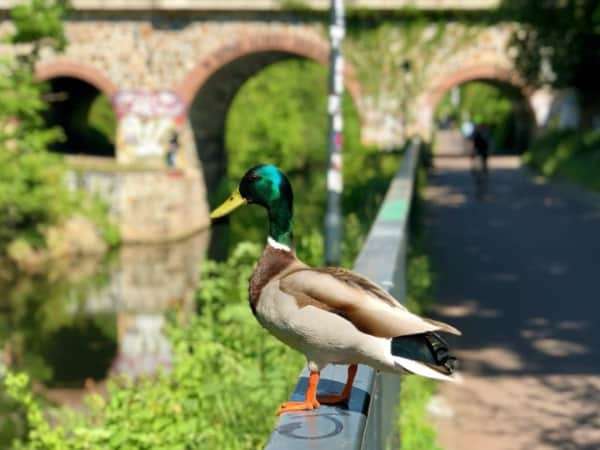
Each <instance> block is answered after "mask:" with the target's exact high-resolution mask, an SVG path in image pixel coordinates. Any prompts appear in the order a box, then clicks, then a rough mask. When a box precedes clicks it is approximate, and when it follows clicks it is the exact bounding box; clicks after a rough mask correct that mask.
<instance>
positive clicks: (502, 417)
mask: <svg viewBox="0 0 600 450" xmlns="http://www.w3.org/2000/svg"><path fill="white" fill-rule="evenodd" d="M435 165H436V169H435V170H434V172H433V174H432V176H431V177H430V185H429V187H428V189H427V214H426V224H427V225H426V226H427V229H428V238H429V241H430V250H431V253H432V259H433V263H434V268H435V270H436V271H437V288H438V292H437V294H438V296H437V299H438V302H439V306H438V307H437V309H436V311H435V316H436V317H437V318H439V319H441V320H445V321H448V322H449V323H452V324H453V325H455V326H457V327H458V328H460V329H461V330H462V331H463V333H464V336H463V337H461V338H458V339H453V343H454V345H455V346H456V348H457V353H458V356H459V357H460V359H461V360H462V372H463V375H464V383H463V384H462V385H461V386H457V385H449V384H443V385H440V394H439V396H437V397H436V398H435V399H434V401H433V402H432V404H431V405H430V410H431V411H432V415H433V416H434V418H435V423H436V425H437V427H438V429H439V436H440V441H441V444H442V447H443V448H444V449H445V450H471V449H472V450H495V449H499V450H500V449H502V450H505V449H506V450H513V449H514V450H517V449H527V450H537V449H582V450H588V449H589V450H591V449H595V450H597V449H600V412H599V411H600V201H599V200H598V199H600V196H597V197H596V196H594V195H590V194H587V193H583V192H582V191H580V190H578V189H573V188H570V187H566V186H561V185H557V184H554V183H544V182H543V181H541V180H539V179H538V178H537V177H535V176H533V175H532V174H531V173H529V172H528V171H527V170H525V169H522V168H520V167H519V164H518V159H516V158H492V160H491V173H490V180H489V181H490V183H489V187H488V192H487V194H486V195H485V198H483V199H478V198H477V196H476V195H475V188H474V183H473V179H472V177H471V174H470V171H469V161H468V159H465V158H461V159H456V158H438V159H436V161H435Z"/></svg>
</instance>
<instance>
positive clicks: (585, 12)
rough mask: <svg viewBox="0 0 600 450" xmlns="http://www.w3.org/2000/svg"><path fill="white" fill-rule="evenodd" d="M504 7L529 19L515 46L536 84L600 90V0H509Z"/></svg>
mask: <svg viewBox="0 0 600 450" xmlns="http://www.w3.org/2000/svg"><path fill="white" fill-rule="evenodd" d="M502 7H503V9H504V11H505V12H506V14H507V15H508V16H509V17H510V18H512V19H513V20H518V21H520V22H522V24H523V25H522V26H521V27H519V29H517V30H515V32H514V33H513V35H512V38H511V41H510V42H509V47H511V48H512V49H513V51H514V55H515V58H514V59H515V63H516V65H517V67H518V68H519V70H520V72H521V74H522V75H523V77H524V78H525V79H526V80H527V81H528V82H529V83H530V84H531V85H533V86H538V85H542V84H546V83H549V84H551V85H553V86H556V87H563V86H577V87H585V88H588V89H595V90H597V75H598V70H597V61H598V60H599V59H600V50H599V48H600V47H599V45H598V42H599V41H598V39H599V38H598V36H600V4H599V3H598V2H597V1H596V0H550V1H539V0H504V1H503V2H502Z"/></svg>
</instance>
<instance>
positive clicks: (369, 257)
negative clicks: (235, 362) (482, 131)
mask: <svg viewBox="0 0 600 450" xmlns="http://www.w3.org/2000/svg"><path fill="white" fill-rule="evenodd" d="M418 157H419V145H418V143H416V142H414V143H413V144H412V145H411V146H410V147H409V149H408V150H407V152H406V154H405V155H404V159H403V162H402V165H401V167H400V169H399V170H398V172H397V174H396V176H395V177H394V179H393V180H392V182H391V184H390V187H389V189H388V192H387V194H386V197H385V199H384V201H383V204H382V206H381V208H380V210H379V213H378V215H377V218H376V220H375V222H374V224H373V226H372V227H371V231H370V232H369V236H368V237H367V240H366V242H365V245H364V246H363V248H362V250H361V252H360V255H359V256H358V258H357V260H356V263H355V265H354V268H355V270H356V271H358V272H360V273H362V274H364V275H366V276H368V277H369V278H371V279H372V280H373V281H375V282H377V283H379V284H380V285H382V286H383V287H384V288H385V289H386V290H387V291H389V292H391V293H392V294H393V295H395V296H396V298H398V299H399V300H401V301H402V300H403V298H404V292H405V287H404V286H405V279H404V273H405V270H404V253H405V249H406V239H407V237H406V234H407V226H408V213H409V211H410V202H411V199H412V192H413V185H414V178H415V171H416V165H417V160H418ZM375 378H376V377H375V371H374V370H373V369H371V368H370V367H367V366H364V365H359V369H358V373H357V376H356V379H355V381H354V385H353V388H352V394H351V396H350V400H349V402H348V405H347V407H334V406H326V405H323V406H321V407H320V408H319V409H318V410H316V411H307V412H303V413H296V414H284V415H282V416H281V418H280V419H279V421H278V423H277V426H276V427H275V431H274V432H273V434H272V435H271V438H270V440H269V443H268V444H267V447H266V448H267V450H295V449H298V450H299V449H306V448H307V447H308V448H311V449H314V450H320V449H323V450H325V449H327V450H330V449H336V450H337V449H349V450H350V449H352V450H358V449H362V448H364V447H363V444H364V443H366V439H365V428H366V425H367V417H368V415H369V408H370V407H371V406H372V404H371V396H372V394H373V392H374V383H375ZM307 379H308V370H307V369H306V368H305V369H304V371H303V372H302V374H301V375H300V379H299V381H298V384H297V385H296V388H295V390H294V392H293V393H292V396H291V400H303V398H304V392H305V390H306V386H307ZM345 381H346V366H343V365H330V366H328V367H327V368H325V370H323V371H322V372H321V382H320V383H319V390H320V391H328V392H339V391H340V390H341V389H342V387H343V385H344V383H345ZM307 444H310V445H307ZM366 446H367V447H369V448H370V449H371V448H372V449H375V448H376V447H374V446H373V445H372V444H368V443H367V444H366Z"/></svg>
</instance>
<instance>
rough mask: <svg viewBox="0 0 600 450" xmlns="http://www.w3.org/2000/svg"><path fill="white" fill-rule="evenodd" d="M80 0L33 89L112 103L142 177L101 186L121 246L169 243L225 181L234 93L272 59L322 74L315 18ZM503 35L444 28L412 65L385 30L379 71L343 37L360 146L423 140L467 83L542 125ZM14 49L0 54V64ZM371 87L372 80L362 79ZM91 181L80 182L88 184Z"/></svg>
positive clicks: (494, 29) (2, 28) (505, 30)
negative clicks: (63, 40) (45, 84)
mask: <svg viewBox="0 0 600 450" xmlns="http://www.w3.org/2000/svg"><path fill="white" fill-rule="evenodd" d="M86 1H87V0H86ZM86 1H79V2H75V3H76V5H75V6H76V8H77V9H76V11H75V12H74V13H73V14H72V16H71V17H70V19H69V20H68V21H67V23H66V33H67V37H68V41H69V44H68V47H67V48H66V50H65V51H64V52H63V53H60V54H54V53H52V52H46V53H44V54H43V55H42V58H41V62H40V64H39V66H38V68H37V72H38V77H39V78H40V79H44V80H48V79H52V78H56V77H72V78H77V79H80V80H83V81H85V82H87V83H90V84H92V85H93V86H95V87H96V88H97V89H98V90H99V91H101V92H103V93H105V94H106V95H108V96H109V97H111V98H113V99H114V104H115V108H116V110H117V115H118V117H119V121H120V125H119V130H118V136H117V148H116V157H117V160H118V161H119V163H120V164H125V165H126V164H128V163H130V162H131V161H132V160H135V159H136V158H139V159H140V160H144V161H150V162H151V164H150V166H152V168H153V170H155V171H154V172H153V171H150V172H148V173H147V174H140V173H131V174H127V175H125V174H123V173H122V174H119V175H115V176H114V177H112V178H113V179H112V181H111V182H110V183H112V185H114V186H116V185H118V186H120V187H119V189H120V191H119V192H120V194H119V195H118V196H116V197H114V198H115V199H116V200H115V201H116V202H117V203H116V205H115V206H114V207H113V209H114V210H115V211H118V218H119V220H123V219H124V218H127V222H126V224H123V225H122V231H123V235H124V237H125V239H126V240H156V239H163V238H167V239H171V238H175V237H177V236H180V235H184V234H189V233H190V232H192V231H194V230H196V229H200V228H202V227H205V226H207V225H208V217H207V212H208V206H207V200H206V197H207V193H210V192H211V191H212V190H214V189H215V187H216V185H217V183H218V182H219V181H220V179H221V178H222V176H223V175H224V174H225V167H226V151H225V144H224V126H225V120H226V115H227V110H228V108H229V105H230V102H231V101H232V99H233V97H234V96H235V93H236V92H237V90H238V89H239V88H240V87H241V85H242V84H243V83H244V82H245V81H246V80H247V79H248V78H249V77H251V76H253V75H254V74H255V73H257V72H258V71H260V70H261V69H262V68H264V67H265V66H267V65H268V64H271V63H273V62H275V61H279V60H282V59H285V58H307V59H310V60H314V61H316V62H318V63H321V64H327V62H328V52H329V47H328V41H327V29H326V26H325V23H324V22H323V20H322V19H323V17H324V16H316V15H313V16H311V15H301V14H300V15H299V14H297V13H294V12H291V11H287V10H283V11H282V10H277V8H271V9H275V10H273V11H267V12H264V9H265V8H266V9H269V8H270V7H268V6H265V5H266V3H265V5H263V6H262V9H261V8H258V7H257V11H247V10H246V11H232V10H228V9H227V7H223V8H222V10H220V11H218V10H215V8H216V7H215V2H195V3H194V2H193V3H189V2H188V3H186V2H183V3H181V2H175V3H174V4H173V5H175V6H173V8H170V7H168V6H165V5H166V4H165V5H163V4H162V3H161V4H160V5H162V6H159V7H155V9H150V6H152V4H153V2H151V3H148V2H146V3H148V5H146V6H148V8H146V9H144V5H145V4H146V3H144V1H142V0H139V1H136V2H132V3H130V4H129V3H128V4H129V5H130V7H128V6H126V5H125V4H123V5H120V6H119V7H114V8H113V9H111V7H110V6H106V5H105V6H100V4H97V5H95V4H94V1H92V0H89V1H87V3H86ZM88 3H89V5H88ZM116 3H118V2H116ZM116 3H115V4H116ZM180 3H181V5H180ZM184 3H185V5H187V7H186V8H187V9H186V8H184V7H183V6H182V5H183V4H184ZM209 3H210V4H211V5H212V9H211V8H210V7H208V6H207V5H208V4H209ZM267 3H268V2H267ZM365 3H369V2H365ZM447 3H448V4H450V3H452V2H451V1H449V2H447ZM475 3H476V2H474V3H473V4H474V5H475ZM479 3H481V2H479ZM483 3H485V2H483ZM483 3H482V5H483ZM488 3H490V2H488ZM92 4H94V5H95V6H94V5H92ZM106 4H108V5H110V3H106ZM203 4H206V5H205V6H204V9H203V7H202V5H203ZM224 4H225V3H224ZM86 5H88V6H86ZM90 5H91V6H90ZM177 5H179V6H180V7H176V6H177ZM185 5H184V6H185ZM193 5H200V6H195V7H194V6H193ZM261 5H262V4H261ZM319 5H320V4H319ZM319 5H317V6H318V7H319V8H321V6H322V5H321V6H319ZM483 7H485V5H483ZM259 11H263V12H259ZM2 14H3V13H2V7H1V6H0V37H1V36H2V35H4V34H6V33H7V32H8V31H9V30H10V27H11V25H10V23H9V22H8V20H7V17H6V16H3V15H2ZM3 17H4V18H3ZM319 17H320V18H319ZM513 26H514V25H511V24H497V25H493V26H487V27H483V28H482V29H481V30H479V31H478V33H477V34H476V36H475V35H474V36H475V37H473V38H472V39H471V40H468V41H467V42H464V43H462V44H461V45H457V44H456V42H455V41H458V38H454V37H453V33H454V34H459V33H458V32H456V33H455V31H454V30H459V29H460V24H453V23H451V24H449V26H448V27H446V29H447V33H448V38H447V39H445V40H444V41H442V42H441V44H440V45H438V46H436V48H435V52H434V54H433V56H432V57H430V58H429V59H427V60H426V62H422V64H421V66H422V67H420V65H419V64H420V61H421V59H422V58H421V56H420V55H421V54H422V52H421V50H420V49H419V48H413V49H412V53H410V52H406V51H403V50H397V51H396V50H394V48H398V49H402V39H403V38H402V36H401V35H400V33H396V31H395V30H393V29H392V30H391V31H390V33H391V34H390V36H391V37H390V40H389V41H388V40H387V39H386V41H385V42H384V43H383V45H384V46H385V48H383V49H382V51H388V50H389V49H391V50H389V51H390V52H392V53H391V57H392V58H395V60H393V61H392V63H391V64H388V65H387V66H384V63H385V62H384V61H383V60H384V59H385V58H378V57H377V55H373V54H370V53H373V51H363V52H362V53H361V51H359V50H356V49H357V48H359V47H360V42H358V43H357V42H354V43H353V42H352V40H351V39H349V40H348V44H347V46H348V49H347V52H346V53H347V55H346V63H345V74H346V80H345V83H346V89H347V90H348V91H349V92H350V94H351V95H352V97H353V99H354V101H355V104H356V107H357V110H358V112H359V115H360V118H361V125H362V138H363V141H365V143H368V144H372V145H376V146H379V147H381V148H392V147H397V146H399V145H401V144H402V142H403V140H404V139H405V137H406V136H409V135H414V134H420V135H422V136H424V137H425V138H428V137H429V136H430V134H431V132H432V129H433V128H432V120H433V114H434V111H435V107H436V105H437V103H438V102H439V101H440V99H441V98H442V96H443V95H444V93H446V92H447V91H448V90H449V89H450V88H452V87H453V86H456V85H458V84H461V83H464V82H466V81H470V80H477V79H483V80H492V81H496V82H501V83H506V84H510V85H512V86H514V87H516V88H518V89H519V90H520V91H521V92H522V94H523V97H524V98H525V99H526V101H527V102H528V104H529V105H530V108H531V110H532V116H533V117H535V118H536V120H537V122H538V124H542V123H543V121H544V120H546V119H547V118H544V117H542V116H541V115H540V114H538V113H536V107H537V106H536V105H539V104H544V105H545V104H546V103H548V102H547V101H546V102H545V103H544V101H542V100H540V99H539V97H540V95H541V94H540V93H539V92H538V93H536V92H533V90H532V89H530V88H528V87H527V86H525V85H524V84H523V83H522V82H521V80H520V79H519V77H518V76H517V75H516V72H515V70H514V68H513V67H512V63H511V59H510V57H509V55H508V54H507V50H506V41H507V39H508V37H509V35H510V31H511V29H512V27H513ZM398 27H401V24H400V25H398ZM398 31H401V30H398ZM430 31H431V30H427V29H425V30H424V33H423V39H424V41H423V42H425V43H426V40H427V39H429V37H428V33H429V34H432V35H433V34H435V30H433V31H431V32H430ZM459 31H460V30H459ZM394 36H397V38H394ZM394 39H395V40H396V41H395V40H394ZM15 51H18V49H15V48H13V47H10V46H7V45H0V54H2V53H12V52H15ZM394 51H396V53H394ZM420 52H421V53H420ZM406 57H410V58H411V60H412V61H413V67H415V68H416V69H414V70H415V72H414V73H413V74H410V75H412V76H413V78H417V77H418V79H419V83H418V85H417V84H415V83H412V86H413V88H414V89H413V90H412V91H411V95H410V98H404V99H401V97H400V94H399V92H400V93H401V92H402V86H400V87H399V88H398V87H396V88H392V86H394V83H395V82H396V80H397V79H400V78H401V77H402V76H405V77H407V75H406V74H404V75H403V74H402V72H401V71H402V69H401V67H400V66H401V64H400V61H401V60H402V58H406ZM370 58H371V59H370ZM423 61H425V60H423ZM417 70H418V71H417ZM373 77H375V81H374V82H373V80H371V81H369V78H373ZM406 82H407V83H410V80H408V78H406ZM407 86H408V85H407ZM549 95H550V94H549ZM536 96H537V97H536ZM405 97H407V95H405ZM536 99H537V100H536ZM534 100H535V101H534ZM123 105H125V106H123ZM405 112H406V114H404V113H405ZM404 116H405V117H404ZM175 134H176V135H177V136H179V141H178V146H179V151H178V152H177V154H176V156H175V157H174V158H173V162H172V165H174V168H175V169H177V170H178V172H177V173H180V176H179V177H174V176H173V175H172V174H173V172H172V171H171V170H167V169H166V168H165V167H164V166H165V155H166V152H167V150H168V145H169V140H170V139H171V140H172V136H173V135H175ZM161 168H162V169H163V171H162V172H161V171H160V170H158V169H161ZM124 170H125V171H126V167H124ZM156 170H158V172H156ZM95 178H97V175H93V174H90V180H91V179H95ZM90 183H91V184H94V183H95V182H90ZM195 183H197V186H196V187H194V186H195ZM123 190H125V191H126V192H125V191H123ZM161 196H164V198H163V199H161ZM117 197H118V199H117ZM150 205H151V206H150ZM153 214H155V215H157V216H156V217H153ZM159 216H160V217H159ZM177 224H179V225H177Z"/></svg>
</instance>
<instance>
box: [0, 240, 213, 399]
mask: <svg viewBox="0 0 600 450" xmlns="http://www.w3.org/2000/svg"><path fill="white" fill-rule="evenodd" d="M208 238H209V236H208V233H202V234H198V235H195V236H193V237H190V238H188V239H186V240H182V241H179V242H175V243H169V244H161V245H143V246H142V245H136V246H126V247H123V248H121V249H119V251H117V252H116V253H115V254H113V255H110V256H109V257H107V258H105V259H103V260H91V259H85V260H80V261H76V262H75V264H71V265H69V266H65V267H63V268H61V269H60V270H58V269H56V268H55V269H56V270H54V271H53V272H52V273H46V274H43V275H37V276H29V277H27V276H23V275H19V276H12V277H9V278H8V279H4V280H2V281H0V289H2V292H3V293H4V294H3V296H4V299H3V301H2V302H0V305H1V306H0V307H1V308H2V309H1V310H0V333H1V334H0V339H1V341H0V342H1V344H2V348H3V350H4V351H3V359H4V363H5V364H7V365H9V366H11V367H13V368H15V369H18V370H25V371H27V372H28V373H29V374H30V375H31V377H32V378H33V379H34V380H36V381H40V382H43V383H44V384H45V385H46V386H49V387H52V388H63V387H70V388H80V387H82V386H83V385H84V383H85V380H86V379H93V380H102V379H104V378H106V377H107V376H108V375H109V374H114V373H118V374H122V373H125V374H128V375H131V376H134V377H135V376H139V375H143V374H150V373H152V372H154V371H155V370H156V368H157V367H164V366H166V367H169V366H170V365H171V349H170V347H169V343H168V341H167V339H166V337H165V336H164V333H163V327H164V321H165V317H164V314H165V312H166V311H167V310H168V309H169V308H172V307H174V306H177V307H178V309H182V310H183V311H190V312H191V311H192V310H193V308H194V292H195V289H196V285H197V281H198V271H199V268H200V263H201V261H202V260H203V259H204V257H205V253H206V249H207V246H208Z"/></svg>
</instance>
